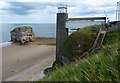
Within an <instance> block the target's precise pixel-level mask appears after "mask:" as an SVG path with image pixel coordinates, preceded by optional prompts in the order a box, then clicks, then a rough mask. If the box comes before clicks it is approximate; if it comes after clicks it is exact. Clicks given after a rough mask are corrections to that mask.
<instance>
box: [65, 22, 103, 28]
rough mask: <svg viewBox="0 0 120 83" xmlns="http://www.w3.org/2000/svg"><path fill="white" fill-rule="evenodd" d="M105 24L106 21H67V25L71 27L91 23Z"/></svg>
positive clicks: (80, 26)
mask: <svg viewBox="0 0 120 83" xmlns="http://www.w3.org/2000/svg"><path fill="white" fill-rule="evenodd" d="M100 24H105V21H87V20H86V21H67V22H66V27H67V28H69V29H78V28H83V27H86V26H90V25H100Z"/></svg>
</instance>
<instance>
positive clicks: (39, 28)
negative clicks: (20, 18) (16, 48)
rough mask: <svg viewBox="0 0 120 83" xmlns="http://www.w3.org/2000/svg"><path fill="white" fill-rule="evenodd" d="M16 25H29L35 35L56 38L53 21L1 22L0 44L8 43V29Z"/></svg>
mask: <svg viewBox="0 0 120 83" xmlns="http://www.w3.org/2000/svg"><path fill="white" fill-rule="evenodd" d="M18 26H31V27H32V29H33V32H34V33H35V36H36V37H46V38H56V24H55V23H2V24H1V26H0V34H1V35H0V38H1V41H0V46H6V45H10V44H11V42H10V31H11V30H13V29H14V28H16V27H18Z"/></svg>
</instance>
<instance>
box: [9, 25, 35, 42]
mask: <svg viewBox="0 0 120 83" xmlns="http://www.w3.org/2000/svg"><path fill="white" fill-rule="evenodd" d="M10 33H11V41H12V42H13V43H20V44H25V43H27V42H32V41H33V40H34V33H33V30H32V27H30V26H20V27H16V28H15V29H13V30H12V31H11V32H10Z"/></svg>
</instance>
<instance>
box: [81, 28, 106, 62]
mask: <svg viewBox="0 0 120 83" xmlns="http://www.w3.org/2000/svg"><path fill="white" fill-rule="evenodd" d="M105 35H106V29H105V28H100V30H99V33H98V35H97V38H96V40H95V42H94V44H93V46H92V47H91V48H90V49H89V50H88V51H86V52H85V53H84V54H83V55H81V56H80V58H79V60H80V59H83V58H87V57H88V56H91V55H92V53H94V52H97V50H98V48H100V47H101V45H102V43H103V40H104V38H105Z"/></svg>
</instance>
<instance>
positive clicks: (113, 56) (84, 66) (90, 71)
mask: <svg viewBox="0 0 120 83" xmlns="http://www.w3.org/2000/svg"><path fill="white" fill-rule="evenodd" d="M116 50H117V48H116V47H112V49H109V50H101V51H100V52H99V53H96V54H94V55H93V57H90V58H87V59H85V60H81V61H78V62H76V63H74V64H72V65H67V66H64V67H61V68H58V69H57V70H55V71H54V72H52V73H50V74H48V75H47V76H46V77H45V78H44V79H43V80H42V81H117V82H118V81H119V77H118V64H119V63H118V59H117V56H118V55H117V52H116Z"/></svg>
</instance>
